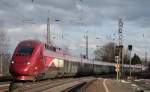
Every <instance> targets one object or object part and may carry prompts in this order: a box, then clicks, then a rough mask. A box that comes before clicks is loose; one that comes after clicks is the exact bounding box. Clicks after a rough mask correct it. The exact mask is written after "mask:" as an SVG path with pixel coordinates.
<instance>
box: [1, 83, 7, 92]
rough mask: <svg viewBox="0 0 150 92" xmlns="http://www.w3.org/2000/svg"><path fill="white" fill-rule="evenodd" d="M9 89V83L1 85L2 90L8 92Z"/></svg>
mask: <svg viewBox="0 0 150 92" xmlns="http://www.w3.org/2000/svg"><path fill="white" fill-rule="evenodd" d="M8 90H9V83H6V84H1V85H0V92H6V91H8Z"/></svg>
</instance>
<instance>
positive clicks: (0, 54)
mask: <svg viewBox="0 0 150 92" xmlns="http://www.w3.org/2000/svg"><path fill="white" fill-rule="evenodd" d="M0 60H1V76H2V75H3V54H2V53H0Z"/></svg>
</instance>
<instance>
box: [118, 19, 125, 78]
mask: <svg viewBox="0 0 150 92" xmlns="http://www.w3.org/2000/svg"><path fill="white" fill-rule="evenodd" d="M118 28H119V29H118V35H119V39H118V40H119V64H121V63H122V64H121V72H120V76H121V75H122V74H123V64H124V62H123V55H122V54H123V42H122V39H123V33H122V31H123V21H122V18H119V21H118Z"/></svg>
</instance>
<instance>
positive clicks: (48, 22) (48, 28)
mask: <svg viewBox="0 0 150 92" xmlns="http://www.w3.org/2000/svg"><path fill="white" fill-rule="evenodd" d="M50 35H51V34H50V19H49V17H48V18H47V44H49V45H50V44H51V39H50V38H51V37H50Z"/></svg>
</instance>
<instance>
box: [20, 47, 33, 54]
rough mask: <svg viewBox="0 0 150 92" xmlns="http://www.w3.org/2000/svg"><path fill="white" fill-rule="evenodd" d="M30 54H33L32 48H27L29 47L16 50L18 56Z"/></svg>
mask: <svg viewBox="0 0 150 92" xmlns="http://www.w3.org/2000/svg"><path fill="white" fill-rule="evenodd" d="M32 52H33V48H29V47H24V48H20V49H19V50H18V54H23V55H31V54H32Z"/></svg>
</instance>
